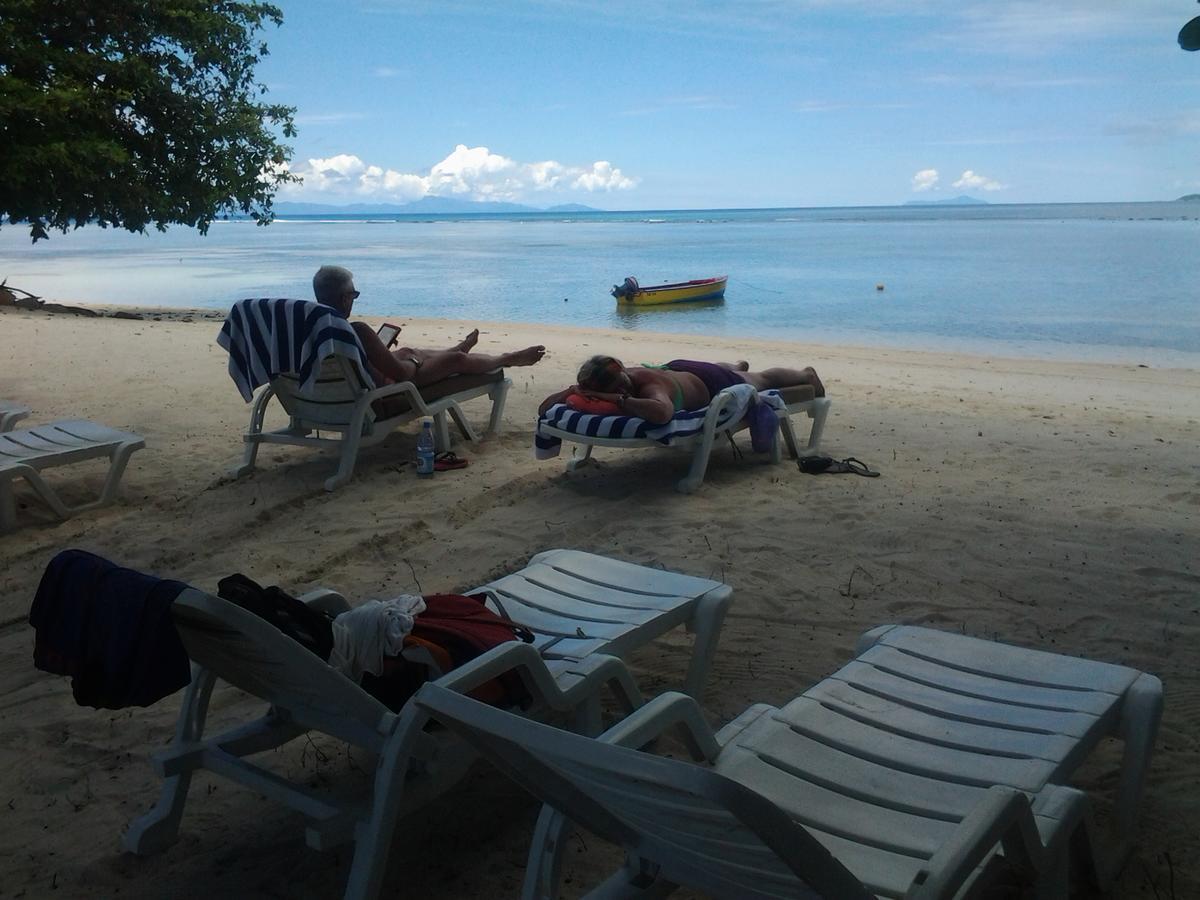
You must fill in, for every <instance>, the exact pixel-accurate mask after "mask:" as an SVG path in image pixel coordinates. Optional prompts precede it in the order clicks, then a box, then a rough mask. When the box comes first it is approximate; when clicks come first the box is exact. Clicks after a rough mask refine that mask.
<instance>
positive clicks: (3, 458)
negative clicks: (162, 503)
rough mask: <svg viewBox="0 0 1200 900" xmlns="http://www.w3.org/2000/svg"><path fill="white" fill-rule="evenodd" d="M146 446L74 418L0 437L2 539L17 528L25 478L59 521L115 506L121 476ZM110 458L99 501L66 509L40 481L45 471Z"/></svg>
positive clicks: (135, 438)
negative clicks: (18, 490) (17, 485)
mask: <svg viewBox="0 0 1200 900" xmlns="http://www.w3.org/2000/svg"><path fill="white" fill-rule="evenodd" d="M145 446H146V442H145V441H144V440H143V439H142V438H141V437H140V436H138V435H136V434H131V433H129V432H126V431H117V430H115V429H112V428H107V427H105V426H104V425H97V424H96V423H95V422H88V421H86V420H83V419H74V420H71V421H65V422H52V423H50V424H49V425H38V426H36V427H34V428H22V429H18V430H14V431H7V432H4V433H0V534H2V533H4V532H6V531H9V530H11V529H13V528H15V527H16V524H17V504H16V497H15V494H14V491H13V482H15V481H16V480H17V479H18V478H24V479H25V481H26V482H28V483H29V485H30V487H32V488H33V489H34V491H36V492H37V495H38V496H39V497H41V498H42V500H43V501H44V502H45V504H46V505H47V506H49V507H50V509H52V510H53V511H54V513H55V515H57V516H58V517H59V518H60V519H68V518H70V517H71V516H73V515H74V514H75V513H78V512H83V511H84V510H89V509H95V508H97V507H100V506H105V505H107V504H109V503H111V502H112V501H113V500H114V499H116V496H117V490H118V487H119V486H120V483H121V475H122V474H123V473H124V472H125V465H126V463H128V462H129V457H130V455H131V454H132V453H133V451H135V450H140V449H141V448H142V447H145ZM101 456H107V457H108V458H109V466H108V476H107V477H106V478H105V481H104V487H103V488H102V489H101V491H100V497H99V498H98V499H96V500H93V501H91V502H88V503H81V504H77V505H75V506H68V505H67V504H65V503H64V502H63V501H62V499H61V498H60V497H59V496H58V494H57V493H55V492H54V490H53V489H52V488H51V487H50V485H49V484H47V483H46V481H45V479H44V478H42V476H41V470H43V469H49V468H52V467H54V466H65V465H68V464H69V463H74V462H80V461H81V460H85V459H94V458H96V457H101Z"/></svg>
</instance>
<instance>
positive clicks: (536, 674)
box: [121, 550, 731, 898]
mask: <svg viewBox="0 0 1200 900" xmlns="http://www.w3.org/2000/svg"><path fill="white" fill-rule="evenodd" d="M478 590H483V591H490V592H492V593H493V595H494V597H495V598H497V599H498V601H499V604H500V605H501V606H503V608H504V611H505V612H506V613H507V615H508V616H509V617H511V618H513V619H514V620H516V621H517V622H520V623H522V624H524V625H526V626H527V627H529V628H530V629H531V630H532V631H533V632H534V633H535V635H536V640H535V642H534V643H533V644H522V643H517V642H513V643H511V644H505V645H502V646H500V647H497V648H495V649H493V650H492V651H491V652H489V653H487V654H484V655H483V656H481V657H479V658H478V659H476V660H473V661H472V662H471V663H468V664H467V665H465V666H461V667H459V668H457V669H455V670H454V671H452V672H450V673H448V674H447V675H445V676H443V677H442V678H441V679H439V680H438V683H439V684H442V685H444V686H446V687H447V688H450V689H453V690H462V691H469V690H471V689H473V688H474V687H476V686H478V685H480V684H482V683H484V682H486V681H489V680H491V679H492V678H494V677H496V675H498V674H500V673H501V672H505V671H510V670H517V671H519V672H520V673H521V676H522V678H523V680H524V682H525V685H526V687H527V688H528V690H529V692H530V694H531V696H532V697H533V698H534V703H533V704H532V706H531V707H530V708H529V709H528V710H525V711H523V713H522V714H524V715H536V716H555V717H558V718H564V717H565V718H566V720H567V721H568V723H569V724H570V725H571V727H573V728H575V729H577V730H581V731H585V732H588V733H593V734H594V733H597V732H598V731H599V730H600V725H601V718H600V693H601V690H602V689H603V688H604V687H605V686H608V687H609V688H611V689H612V690H613V692H614V694H615V695H616V697H617V699H618V700H619V702H620V703H621V705H622V706H623V707H624V708H625V710H626V711H627V712H628V711H631V710H632V709H633V708H635V707H637V706H638V705H640V703H641V695H640V693H639V692H638V690H637V687H636V685H635V684H634V683H633V680H632V678H631V677H630V676H629V674H628V672H627V670H626V669H625V667H624V665H622V664H621V662H620V661H619V660H618V658H617V656H618V655H623V654H626V653H628V652H630V651H632V650H634V649H636V648H639V647H641V646H644V645H645V644H647V643H648V642H649V641H651V640H654V639H655V638H657V637H659V636H661V635H663V634H665V633H666V632H667V631H669V630H671V629H673V628H674V627H675V626H677V625H680V624H684V625H688V626H689V627H692V628H694V630H695V631H696V642H695V646H694V651H693V658H692V663H691V666H690V668H689V670H688V677H687V683H688V684H689V686H692V687H694V688H696V689H698V688H699V683H700V681H701V680H702V678H703V676H704V674H705V671H706V670H707V666H708V662H709V660H710V659H711V654H712V650H713V649H714V647H715V644H716V642H717V637H718V632H719V630H720V625H721V621H722V619H723V617H724V614H725V610H726V607H727V606H728V603H729V599H730V595H731V590H730V588H729V587H728V586H727V585H723V584H721V583H719V582H715V581H709V580H707V579H702V578H694V577H691V576H688V575H680V574H675V573H672V572H665V571H662V570H659V569H651V568H646V567H642V566H637V565H633V564H630V563H624V562H620V561H617V560H612V559H607V558H604V557H600V556H594V555H592V554H589V553H582V552H578V551H571V550H551V551H546V552H544V553H540V554H538V555H537V556H535V557H534V558H533V559H532V560H531V561H530V563H529V564H528V565H527V566H526V567H525V568H524V569H522V570H521V571H519V572H516V573H514V574H512V575H509V576H506V577H504V578H501V579H499V580H497V581H495V582H492V583H491V584H489V585H485V586H484V587H483V588H481V589H478ZM304 599H305V601H306V602H308V603H310V604H313V605H315V606H317V607H319V608H323V609H327V610H329V611H331V612H335V613H336V612H339V611H343V610H345V609H346V608H348V607H347V604H346V601H345V600H344V598H342V597H341V595H339V594H336V593H334V592H333V591H328V590H319V591H314V592H312V593H311V594H309V595H307V596H306V597H305V598H304ZM173 609H174V617H175V621H176V627H177V628H178V630H179V633H180V636H181V637H182V639H183V642H184V646H185V647H186V648H187V651H188V654H189V656H190V657H191V658H192V660H193V662H194V663H195V666H194V668H193V677H192V683H191V685H190V686H189V687H188V689H187V692H186V695H185V697H184V700H183V705H182V707H181V709H180V713H179V721H178V725H177V728H176V733H175V739H174V741H173V742H172V743H171V745H170V746H169V747H168V748H167V749H166V750H165V751H163V752H161V753H159V754H157V755H156V756H155V766H156V768H157V770H158V772H159V774H160V775H162V776H163V778H164V779H165V781H164V784H163V788H162V792H161V794H160V798H159V800H158V803H157V805H156V806H155V807H154V808H153V809H152V810H151V811H150V812H148V813H147V814H145V815H144V816H142V817H140V818H139V819H137V820H135V821H134V822H132V823H131V824H130V826H129V828H128V830H127V831H126V832H125V834H124V835H123V836H122V840H121V843H122V847H123V849H125V850H128V851H132V852H134V853H138V854H145V853H153V852H156V851H158V850H161V849H163V848H165V847H166V846H168V845H169V844H171V843H172V842H173V841H174V840H175V838H176V836H177V833H178V829H179V823H180V819H181V817H182V815H183V809H184V804H185V802H186V799H187V791H188V786H189V783H190V781H191V777H192V774H193V773H194V772H195V771H197V770H200V769H207V770H209V771H212V772H215V773H218V774H220V775H223V776H225V777H227V778H230V779H232V780H234V781H236V782H239V783H240V784H242V785H244V786H247V787H250V788H253V789H255V790H257V791H259V792H260V793H262V794H264V795H265V796H268V797H270V798H272V799H275V800H278V801H281V802H283V803H285V804H287V805H288V806H290V807H292V808H293V809H296V810H298V811H299V812H301V813H303V814H304V815H305V816H306V817H307V818H308V820H309V825H308V827H307V830H306V837H307V840H308V843H309V845H310V846H312V847H314V848H316V849H326V848H329V847H334V846H338V845H339V844H343V843H346V842H354V843H355V853H354V859H353V862H352V864H351V871H350V877H349V881H348V884H347V887H346V894H345V895H346V897H348V898H371V897H374V896H376V895H377V894H378V892H379V889H380V885H381V882H382V879H383V876H384V873H385V871H386V865H387V856H388V851H389V848H390V846H391V842H392V835H393V832H394V829H395V825H396V822H397V821H398V819H399V818H400V817H401V816H402V815H404V814H406V813H408V812H411V811H413V810H415V809H418V808H419V807H421V806H422V805H424V804H425V803H427V802H429V801H430V800H432V799H433V798H434V797H436V796H437V795H438V794H439V793H441V792H442V791H444V790H446V789H448V788H449V787H451V786H452V785H453V784H454V783H455V782H456V781H457V780H458V779H459V778H460V777H461V776H462V775H463V774H464V772H465V771H466V768H467V767H468V765H469V764H470V762H471V761H472V760H473V759H474V753H473V751H471V750H470V748H469V747H468V746H467V745H466V744H464V743H463V742H461V741H458V740H457V739H454V738H453V736H452V735H447V734H446V733H445V732H442V733H440V734H431V733H428V732H426V731H425V730H424V726H425V724H426V723H427V721H428V720H427V717H426V716H425V715H424V714H422V713H420V712H419V711H418V710H417V709H416V708H415V707H414V706H413V704H412V703H411V702H410V703H409V704H408V705H406V706H405V707H404V709H403V710H402V711H401V712H400V713H399V714H395V713H393V712H391V711H390V710H389V709H387V708H386V707H385V706H383V705H382V704H381V703H380V702H379V701H377V700H376V699H375V698H374V697H372V696H371V695H369V694H367V693H366V692H365V691H363V690H362V689H361V688H359V686H358V685H356V684H354V683H353V682H351V681H350V680H348V679H347V678H345V677H344V676H342V675H341V674H340V673H339V672H337V671H335V670H334V669H332V668H330V667H329V666H328V665H326V664H325V663H324V662H322V661H321V660H320V659H319V658H317V657H316V656H315V655H313V654H312V653H310V652H309V651H308V650H306V649H304V648H303V647H301V646H300V645H299V644H297V643H296V642H294V641H292V640H291V639H289V638H287V637H286V636H284V635H283V634H282V633H281V632H279V630H278V629H276V628H274V626H272V625H270V624H269V623H266V622H264V621H262V620H260V619H258V618H257V617H255V616H253V615H251V614H250V613H247V612H246V611H245V610H242V609H241V608H240V607H237V606H235V605H234V604H231V603H229V602H227V601H225V600H222V599H220V598H218V597H213V596H212V595H209V594H206V593H204V592H202V591H198V590H194V589H189V590H188V591H185V592H184V593H183V594H181V595H180V596H179V598H178V599H177V600H176V601H175V604H174V608H173ZM217 678H221V679H223V680H225V681H227V682H229V683H231V684H233V685H235V686H236V687H239V688H241V689H242V690H244V691H247V692H249V693H250V694H253V695H254V696H256V697H259V698H261V699H263V700H265V701H267V702H268V703H269V704H270V708H269V709H268V711H267V712H266V714H265V715H264V716H262V717H261V718H259V719H257V720H256V721H253V722H250V723H248V724H246V725H243V726H241V727H237V728H234V729H232V730H230V731H228V732H226V733H224V734H219V735H216V736H213V737H205V736H204V723H205V717H206V715H207V710H208V702H209V698H210V696H211V694H212V689H213V686H214V684H215V682H216V679H217ZM310 729H315V730H318V731H322V732H324V733H326V734H330V735H333V736H334V737H336V738H338V739H340V740H344V741H348V742H349V743H352V744H354V745H356V746H359V747H363V748H366V749H367V750H369V751H370V752H372V753H374V754H376V755H377V756H378V765H377V766H376V769H375V776H374V780H373V783H372V785H371V786H370V788H369V790H368V793H367V796H365V797H360V798H357V799H356V800H353V801H350V802H345V801H343V802H339V801H337V800H335V799H332V798H326V797H322V796H318V795H316V794H314V792H313V791H311V790H310V789H308V788H306V787H302V786H300V785H297V784H293V783H291V782H289V781H286V780H285V779H282V778H280V777H279V776H278V775H276V774H274V773H271V772H268V771H266V770H264V769H262V768H259V767H258V766H255V765H254V764H253V763H251V762H248V761H247V760H245V759H244V758H243V757H245V756H248V755H250V754H254V753H259V752H262V751H264V750H269V749H272V748H275V747H278V746H281V745H283V744H285V743H287V742H288V741H290V740H292V739H294V738H296V737H298V736H299V735H301V734H303V733H304V732H305V731H308V730H310Z"/></svg>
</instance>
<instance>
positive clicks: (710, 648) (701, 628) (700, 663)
mask: <svg viewBox="0 0 1200 900" xmlns="http://www.w3.org/2000/svg"><path fill="white" fill-rule="evenodd" d="M732 596H733V592H732V591H730V590H729V589H728V588H722V589H716V590H713V591H710V592H709V593H707V594H705V595H704V596H703V597H701V598H700V600H699V601H698V602H697V604H696V612H695V613H694V614H693V616H692V619H691V621H690V622H688V627H689V629H690V630H692V631H693V632H695V634H696V640H695V644H694V646H693V647H692V661H691V663H690V664H689V665H688V672H687V679H686V680H685V681H684V684H683V690H684V692H685V693H686V694H688V695H689V696H691V697H692V698H693V699H695V700H696V701H697V702H701V701H703V699H704V682H705V681H706V680H707V678H708V670H709V667H710V666H711V665H712V659H713V656H714V655H716V650H717V641H718V640H719V639H720V637H721V623H722V622H723V621H725V613H726V612H727V611H728V609H729V601H730V598H731V597H732Z"/></svg>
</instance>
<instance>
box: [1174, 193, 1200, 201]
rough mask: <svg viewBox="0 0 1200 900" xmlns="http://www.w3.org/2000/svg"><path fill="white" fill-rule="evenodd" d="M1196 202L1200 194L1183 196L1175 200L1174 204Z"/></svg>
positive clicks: (1199, 198)
mask: <svg viewBox="0 0 1200 900" xmlns="http://www.w3.org/2000/svg"><path fill="white" fill-rule="evenodd" d="M1197 200H1200V194H1184V195H1183V196H1182V197H1180V198H1179V199H1177V200H1176V201H1175V202H1176V203H1195V202H1196V201H1197Z"/></svg>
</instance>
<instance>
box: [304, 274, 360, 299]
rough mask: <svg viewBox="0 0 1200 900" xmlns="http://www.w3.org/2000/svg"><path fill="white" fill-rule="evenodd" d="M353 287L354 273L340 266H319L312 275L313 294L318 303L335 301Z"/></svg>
mask: <svg viewBox="0 0 1200 900" xmlns="http://www.w3.org/2000/svg"><path fill="white" fill-rule="evenodd" d="M353 289H354V273H353V272H351V271H350V270H349V269H344V268H342V267H341V266H321V268H319V269H317V274H316V275H314V276H313V295H314V296H315V297H316V298H317V302H318V303H336V302H337V301H338V300H340V299H341V297H342V294H343V293H345V292H346V291H348V290H353Z"/></svg>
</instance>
